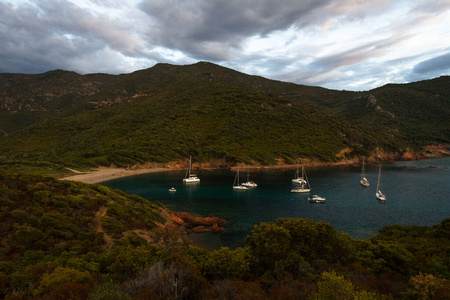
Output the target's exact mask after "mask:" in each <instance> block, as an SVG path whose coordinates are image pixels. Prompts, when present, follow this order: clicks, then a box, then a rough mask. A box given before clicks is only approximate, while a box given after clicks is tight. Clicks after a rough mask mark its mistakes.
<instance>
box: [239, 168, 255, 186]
mask: <svg viewBox="0 0 450 300" xmlns="http://www.w3.org/2000/svg"><path fill="white" fill-rule="evenodd" d="M241 185H242V186H245V187H257V186H258V185H257V184H256V183H255V182H254V181H251V180H250V179H249V172H248V171H247V181H246V182H243V183H242V184H241Z"/></svg>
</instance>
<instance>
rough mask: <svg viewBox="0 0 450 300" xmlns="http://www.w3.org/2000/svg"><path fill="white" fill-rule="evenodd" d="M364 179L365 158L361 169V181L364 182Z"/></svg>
mask: <svg viewBox="0 0 450 300" xmlns="http://www.w3.org/2000/svg"><path fill="white" fill-rule="evenodd" d="M363 178H364V158H363V163H362V169H361V180H363Z"/></svg>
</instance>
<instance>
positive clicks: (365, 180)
mask: <svg viewBox="0 0 450 300" xmlns="http://www.w3.org/2000/svg"><path fill="white" fill-rule="evenodd" d="M359 183H361V185H362V186H364V187H368V186H369V185H370V184H369V180H367V179H366V177H364V158H363V162H362V168H361V180H360V181H359Z"/></svg>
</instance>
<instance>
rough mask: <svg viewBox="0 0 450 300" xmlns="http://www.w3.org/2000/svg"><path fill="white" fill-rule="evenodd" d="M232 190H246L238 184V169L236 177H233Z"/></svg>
mask: <svg viewBox="0 0 450 300" xmlns="http://www.w3.org/2000/svg"><path fill="white" fill-rule="evenodd" d="M233 189H235V190H246V189H247V187H246V186H243V185H240V184H239V167H238V169H237V172H236V176H234V182H233Z"/></svg>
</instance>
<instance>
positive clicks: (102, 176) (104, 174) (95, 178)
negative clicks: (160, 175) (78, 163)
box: [62, 167, 171, 183]
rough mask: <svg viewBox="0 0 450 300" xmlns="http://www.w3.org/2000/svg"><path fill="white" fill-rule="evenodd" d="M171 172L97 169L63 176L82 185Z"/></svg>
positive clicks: (159, 169)
mask: <svg viewBox="0 0 450 300" xmlns="http://www.w3.org/2000/svg"><path fill="white" fill-rule="evenodd" d="M72 171H73V170H72ZM164 171H171V169H169V168H151V169H136V170H127V169H124V168H106V167H99V168H97V169H94V170H92V171H90V172H86V173H81V172H79V173H74V174H73V175H69V176H65V177H64V178H62V179H64V180H74V181H79V182H84V183H100V182H104V181H108V180H111V179H115V178H121V177H125V176H133V175H139V174H146V173H153V172H164Z"/></svg>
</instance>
